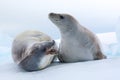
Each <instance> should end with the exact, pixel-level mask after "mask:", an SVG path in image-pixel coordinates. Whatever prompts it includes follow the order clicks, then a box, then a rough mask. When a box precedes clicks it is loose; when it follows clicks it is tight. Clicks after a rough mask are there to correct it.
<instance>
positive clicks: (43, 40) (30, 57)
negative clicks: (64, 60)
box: [12, 31, 57, 71]
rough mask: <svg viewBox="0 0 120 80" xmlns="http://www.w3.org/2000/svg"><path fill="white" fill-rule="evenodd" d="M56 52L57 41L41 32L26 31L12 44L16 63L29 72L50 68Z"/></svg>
mask: <svg viewBox="0 0 120 80" xmlns="http://www.w3.org/2000/svg"><path fill="white" fill-rule="evenodd" d="M56 52H57V46H56V44H55V41H54V40H52V38H51V37H49V36H48V35H46V34H44V33H42V32H39V31H25V32H23V33H22V34H20V35H18V36H17V37H16V38H15V39H14V41H13V44H12V57H13V60H14V62H15V63H17V64H18V65H19V66H20V67H22V68H23V69H24V70H27V71H35V70H40V69H43V68H45V67H47V66H49V65H50V63H51V62H52V61H53V59H54V57H55V55H56Z"/></svg>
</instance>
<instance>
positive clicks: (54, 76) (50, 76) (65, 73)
mask: <svg viewBox="0 0 120 80" xmlns="http://www.w3.org/2000/svg"><path fill="white" fill-rule="evenodd" d="M97 36H98V37H99V38H100V41H101V42H102V47H103V51H104V52H106V53H105V54H106V55H107V56H111V57H109V58H108V59H103V60H95V61H86V62H76V63H58V62H56V63H53V64H52V65H51V66H49V67H47V68H46V69H43V70H40V71H35V72H25V71H23V70H22V69H20V68H19V67H18V66H17V65H16V64H15V63H14V62H13V60H12V58H11V53H10V50H11V49H10V48H9V47H5V46H1V47H0V50H1V51H2V52H1V53H0V80H120V76H119V75H120V57H119V56H120V54H118V53H117V50H116V51H114V50H115V49H116V46H117V44H118V41H117V39H116V34H115V32H112V33H103V34H98V35H97ZM59 41H60V40H57V43H59ZM113 52H114V54H113Z"/></svg>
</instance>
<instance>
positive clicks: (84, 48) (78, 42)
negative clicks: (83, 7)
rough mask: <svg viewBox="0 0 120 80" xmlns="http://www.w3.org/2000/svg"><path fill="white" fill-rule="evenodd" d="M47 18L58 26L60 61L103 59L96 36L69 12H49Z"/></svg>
mask: <svg viewBox="0 0 120 80" xmlns="http://www.w3.org/2000/svg"><path fill="white" fill-rule="evenodd" d="M49 19H50V20H51V21H52V22H53V23H54V24H55V25H56V26H57V27H58V28H59V30H60V33H61V43H60V49H59V53H58V58H59V60H60V61H61V62H78V61H89V60H99V59H104V58H106V56H105V55H104V54H103V53H102V51H101V47H100V42H99V40H98V38H97V36H96V35H95V34H94V33H93V32H91V31H90V30H88V29H87V28H85V27H84V26H82V25H81V24H79V22H78V21H77V20H76V19H75V18H74V17H73V16H71V15H69V14H59V13H49Z"/></svg>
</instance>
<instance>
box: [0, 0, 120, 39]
mask: <svg viewBox="0 0 120 80" xmlns="http://www.w3.org/2000/svg"><path fill="white" fill-rule="evenodd" d="M50 12H60V13H68V14H71V15H73V16H74V17H75V18H77V20H78V21H79V22H80V23H81V24H82V25H84V26H86V27H87V28H89V29H90V30H92V31H93V32H97V33H100V32H109V31H114V30H115V26H116V23H117V20H118V17H119V16H120V1H119V0H0V33H5V34H9V35H11V36H15V35H16V34H18V33H20V32H22V31H24V30H32V29H34V30H39V31H42V32H45V33H47V34H49V35H50V36H52V37H53V38H55V39H56V38H59V37H60V34H59V30H58V29H57V27H56V26H55V25H53V24H52V22H51V21H50V20H49V19H48V13H50Z"/></svg>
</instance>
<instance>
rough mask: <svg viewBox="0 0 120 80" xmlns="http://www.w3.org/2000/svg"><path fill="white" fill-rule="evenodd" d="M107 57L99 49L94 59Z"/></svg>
mask: <svg viewBox="0 0 120 80" xmlns="http://www.w3.org/2000/svg"><path fill="white" fill-rule="evenodd" d="M106 58H107V57H106V56H105V55H104V54H103V53H102V52H101V51H99V52H98V53H97V54H96V55H95V58H94V60H99V59H106Z"/></svg>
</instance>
